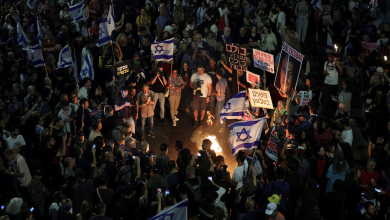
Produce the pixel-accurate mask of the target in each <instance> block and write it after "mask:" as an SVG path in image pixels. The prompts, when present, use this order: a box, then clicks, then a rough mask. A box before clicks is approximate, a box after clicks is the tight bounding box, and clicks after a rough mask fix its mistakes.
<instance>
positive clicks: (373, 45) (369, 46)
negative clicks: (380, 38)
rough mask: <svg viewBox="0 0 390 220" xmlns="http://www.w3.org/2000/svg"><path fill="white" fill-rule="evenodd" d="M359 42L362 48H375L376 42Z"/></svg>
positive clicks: (371, 49)
mask: <svg viewBox="0 0 390 220" xmlns="http://www.w3.org/2000/svg"><path fill="white" fill-rule="evenodd" d="M361 43H362V47H363V49H365V50H370V51H373V50H376V43H366V42H364V41H362V42H361Z"/></svg>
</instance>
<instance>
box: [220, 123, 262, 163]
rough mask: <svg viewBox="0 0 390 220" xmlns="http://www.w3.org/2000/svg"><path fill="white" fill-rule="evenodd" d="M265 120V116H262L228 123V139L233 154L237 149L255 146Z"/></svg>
mask: <svg viewBox="0 0 390 220" xmlns="http://www.w3.org/2000/svg"><path fill="white" fill-rule="evenodd" d="M266 120H267V119H266V118H265V117H262V118H258V119H254V120H250V121H238V122H235V123H233V124H231V125H229V129H230V134H229V140H228V141H229V145H230V148H231V149H232V154H233V156H234V155H235V154H236V153H237V152H238V151H239V150H250V149H252V148H257V146H258V145H259V140H260V136H261V132H262V130H263V125H264V122H265V121H266Z"/></svg>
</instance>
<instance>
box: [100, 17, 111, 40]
mask: <svg viewBox="0 0 390 220" xmlns="http://www.w3.org/2000/svg"><path fill="white" fill-rule="evenodd" d="M108 43H111V33H110V31H109V29H108V23H107V17H105V18H103V19H102V20H101V21H100V25H99V41H98V47H101V46H104V45H106V44H108Z"/></svg>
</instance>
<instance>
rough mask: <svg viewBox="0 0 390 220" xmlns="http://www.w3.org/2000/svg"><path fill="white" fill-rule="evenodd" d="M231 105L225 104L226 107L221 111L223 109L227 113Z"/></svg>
mask: <svg viewBox="0 0 390 220" xmlns="http://www.w3.org/2000/svg"><path fill="white" fill-rule="evenodd" d="M231 104H232V103H229V102H228V103H226V105H225V106H224V107H223V109H225V110H226V112H228V111H229V110H230V105H231Z"/></svg>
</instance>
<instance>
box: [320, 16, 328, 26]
mask: <svg viewBox="0 0 390 220" xmlns="http://www.w3.org/2000/svg"><path fill="white" fill-rule="evenodd" d="M322 24H323V25H325V26H327V25H328V24H329V20H328V18H327V17H325V16H324V17H322Z"/></svg>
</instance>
